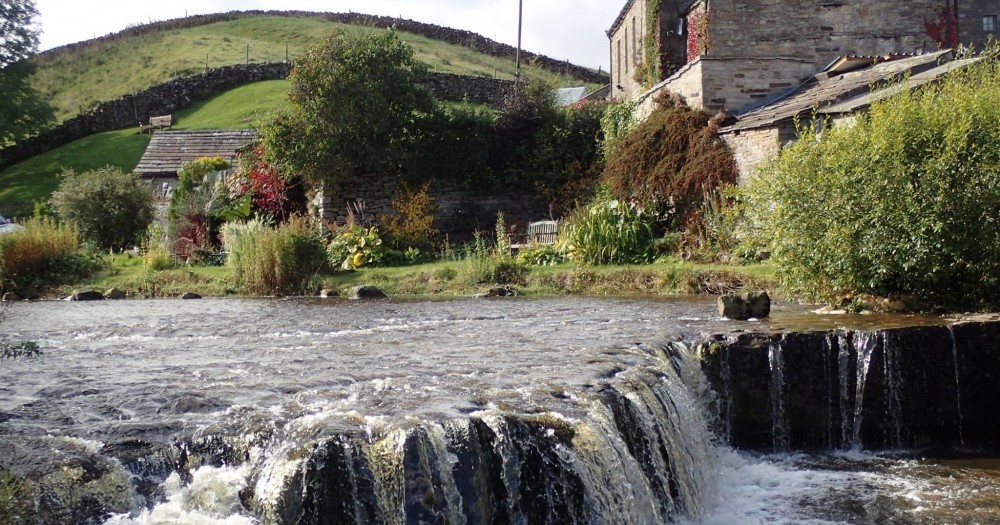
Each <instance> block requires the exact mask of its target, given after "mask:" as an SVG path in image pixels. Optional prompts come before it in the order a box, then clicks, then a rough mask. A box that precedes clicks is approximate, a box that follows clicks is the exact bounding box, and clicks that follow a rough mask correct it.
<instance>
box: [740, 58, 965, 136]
mask: <svg viewBox="0 0 1000 525" xmlns="http://www.w3.org/2000/svg"><path fill="white" fill-rule="evenodd" d="M951 57H952V52H951V51H950V50H945V51H938V52H935V53H928V54H924V55H916V56H907V57H901V56H893V57H889V58H886V61H884V62H880V63H876V64H874V65H871V66H869V67H866V68H863V69H855V70H850V71H847V72H845V73H840V74H837V73H836V70H835V69H834V70H827V71H824V72H822V73H820V74H818V75H816V76H814V77H812V78H810V79H809V80H807V81H806V82H804V83H803V84H801V85H800V86H798V87H795V88H793V89H792V90H790V91H788V92H786V93H784V94H781V95H779V96H778V97H776V98H773V99H771V100H770V101H769V102H767V103H765V105H763V106H761V107H758V108H757V109H753V110H750V111H748V112H746V113H743V114H742V115H737V117H736V118H737V122H736V123H735V124H733V125H731V126H728V127H726V128H723V129H722V130H720V133H732V132H735V131H741V130H747V129H759V128H766V127H771V126H773V125H775V124H777V123H779V122H784V121H788V120H792V119H794V118H795V117H797V116H802V115H807V114H810V113H812V112H814V111H815V112H818V113H828V114H833V113H845V112H850V111H854V110H856V109H861V108H862V107H866V106H867V104H869V103H870V102H871V100H872V96H871V95H872V86H874V85H878V84H879V83H882V82H886V81H890V80H894V79H898V78H900V77H902V76H903V75H906V74H909V75H911V77H910V81H911V85H913V82H914V81H917V80H918V79H919V81H920V83H921V84H924V83H927V82H930V81H933V80H935V79H937V78H940V76H941V75H943V74H945V73H947V72H948V71H951V70H953V69H954V67H951V68H948V67H942V64H943V63H947V62H948V61H949V60H950V59H951ZM890 89H891V88H890ZM897 89H898V88H897ZM878 93H879V96H881V93H882V91H879V92H878ZM866 101H867V102H866ZM851 107H854V108H855V109H848V108H851ZM833 108H841V109H842V111H841V110H840V109H838V110H836V111H834V110H833Z"/></svg>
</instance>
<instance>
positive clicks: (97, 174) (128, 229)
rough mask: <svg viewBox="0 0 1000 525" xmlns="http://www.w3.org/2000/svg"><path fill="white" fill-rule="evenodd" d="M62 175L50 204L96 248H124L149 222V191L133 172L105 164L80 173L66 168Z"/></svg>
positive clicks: (151, 200) (150, 195)
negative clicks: (102, 166) (96, 168)
mask: <svg viewBox="0 0 1000 525" xmlns="http://www.w3.org/2000/svg"><path fill="white" fill-rule="evenodd" d="M62 178H63V180H62V182H61V183H60V184H59V188H58V189H57V190H56V191H55V193H53V194H52V206H53V207H54V208H55V209H56V213H57V214H58V216H59V217H60V218H61V219H62V220H64V221H67V222H70V223H73V224H76V226H77V228H79V230H80V237H81V238H82V239H84V240H85V241H87V242H90V243H92V244H93V245H94V246H96V247H97V248H101V249H108V248H112V249H115V248H117V249H121V248H124V247H126V246H128V245H130V244H132V243H133V242H135V241H136V239H138V238H139V236H140V235H142V233H143V232H145V231H146V228H147V227H148V226H149V224H150V223H151V222H152V221H153V194H152V192H151V191H150V189H149V185H148V184H146V183H145V182H143V181H142V179H140V178H139V176H138V175H137V174H135V173H134V172H125V171H122V170H121V168H116V167H112V166H108V167H105V168H101V169H98V170H93V171H86V172H83V173H76V172H75V171H73V170H66V171H65V172H63V174H62Z"/></svg>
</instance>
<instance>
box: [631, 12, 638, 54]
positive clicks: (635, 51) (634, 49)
mask: <svg viewBox="0 0 1000 525" xmlns="http://www.w3.org/2000/svg"><path fill="white" fill-rule="evenodd" d="M632 55H633V58H632V60H634V61H637V62H638V57H639V31H637V30H636V28H635V17H634V16H633V17H632Z"/></svg>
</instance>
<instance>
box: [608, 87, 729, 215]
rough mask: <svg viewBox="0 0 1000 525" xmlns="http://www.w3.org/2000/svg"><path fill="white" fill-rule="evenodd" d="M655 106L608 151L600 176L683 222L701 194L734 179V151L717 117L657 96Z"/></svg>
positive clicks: (619, 192)
mask: <svg viewBox="0 0 1000 525" xmlns="http://www.w3.org/2000/svg"><path fill="white" fill-rule="evenodd" d="M658 102H659V107H658V108H657V109H656V110H655V111H654V112H653V113H652V114H651V115H650V116H649V118H647V119H646V120H645V121H643V122H642V123H641V124H638V125H637V126H635V128H634V129H633V130H632V131H631V132H630V133H628V134H627V135H625V136H623V137H621V138H619V139H617V140H616V141H615V142H614V147H613V148H612V149H611V150H610V151H609V152H608V158H607V163H606V166H605V168H604V176H603V181H604V182H605V183H606V184H607V185H608V186H609V188H610V189H611V191H612V192H613V194H614V196H615V197H616V198H617V199H619V200H624V201H629V200H633V199H634V200H637V201H638V202H639V204H641V205H642V206H644V207H665V206H667V205H668V203H669V206H670V208H671V211H673V213H674V216H675V219H676V220H675V222H676V224H677V226H679V227H682V226H683V225H684V224H685V223H687V222H688V220H689V219H690V218H691V217H692V216H693V215H695V214H696V213H697V212H698V208H699V207H700V206H701V204H702V198H703V195H705V194H706V193H709V192H711V191H714V190H716V189H717V188H720V187H723V186H727V185H732V184H734V183H735V182H736V180H737V177H738V171H737V169H736V161H735V160H734V158H733V154H732V152H731V151H730V150H729V148H728V147H727V146H726V145H725V143H723V142H722V140H721V139H719V137H718V130H719V125H720V123H721V118H720V117H718V116H717V117H713V116H712V115H710V114H709V113H706V112H704V111H695V110H693V109H691V108H688V107H687V106H685V105H683V103H681V102H679V101H677V100H675V99H672V98H669V97H661V98H660V99H659V100H658Z"/></svg>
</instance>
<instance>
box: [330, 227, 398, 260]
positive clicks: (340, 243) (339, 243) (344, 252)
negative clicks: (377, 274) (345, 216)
mask: <svg viewBox="0 0 1000 525" xmlns="http://www.w3.org/2000/svg"><path fill="white" fill-rule="evenodd" d="M326 254H327V261H328V262H329V264H330V267H331V268H339V269H341V270H357V269H358V268H361V267H364V266H377V265H378V264H379V263H380V262H381V261H382V257H383V255H384V252H383V249H382V238H381V237H380V236H379V234H378V228H376V227H374V226H372V227H370V228H365V227H364V226H359V225H357V224H351V225H348V226H345V227H344V228H343V229H342V230H340V231H339V232H337V233H336V234H334V237H333V239H332V240H331V241H330V244H329V246H327V249H326Z"/></svg>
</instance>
